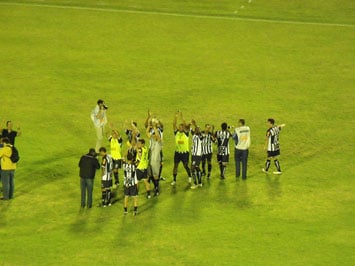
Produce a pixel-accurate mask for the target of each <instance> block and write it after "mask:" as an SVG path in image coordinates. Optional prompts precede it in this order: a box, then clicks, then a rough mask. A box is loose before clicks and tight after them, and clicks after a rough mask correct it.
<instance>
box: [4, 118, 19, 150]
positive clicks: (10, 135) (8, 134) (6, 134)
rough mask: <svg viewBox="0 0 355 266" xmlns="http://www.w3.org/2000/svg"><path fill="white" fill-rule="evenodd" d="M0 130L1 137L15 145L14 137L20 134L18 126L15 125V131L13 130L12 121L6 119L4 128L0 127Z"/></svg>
mask: <svg viewBox="0 0 355 266" xmlns="http://www.w3.org/2000/svg"><path fill="white" fill-rule="evenodd" d="M0 132H1V137H2V138H8V139H9V141H10V144H11V145H15V138H16V137H19V136H21V129H20V126H18V127H17V131H15V130H13V123H12V121H7V122H6V128H5V129H1V130H0Z"/></svg>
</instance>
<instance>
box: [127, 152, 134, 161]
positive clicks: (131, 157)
mask: <svg viewBox="0 0 355 266" xmlns="http://www.w3.org/2000/svg"><path fill="white" fill-rule="evenodd" d="M132 160H133V154H132V152H128V153H127V161H129V162H131V161H132Z"/></svg>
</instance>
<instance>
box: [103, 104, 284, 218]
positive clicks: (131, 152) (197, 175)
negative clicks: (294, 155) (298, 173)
mask: <svg viewBox="0 0 355 266" xmlns="http://www.w3.org/2000/svg"><path fill="white" fill-rule="evenodd" d="M268 123H269V129H268V131H267V152H268V157H267V160H266V163H265V168H263V169H262V170H263V172H265V173H268V170H269V167H270V164H271V160H274V163H275V166H276V168H277V171H275V172H274V174H281V173H282V172H281V168H280V163H279V161H278V160H277V156H278V155H280V149H279V142H278V138H279V132H280V130H281V128H282V127H283V126H284V125H280V126H275V121H274V120H273V119H269V120H268ZM144 126H145V134H146V136H147V138H148V139H149V147H147V146H148V145H146V141H145V139H144V138H143V137H142V136H141V133H140V132H139V129H138V125H137V123H136V122H134V121H132V122H131V123H130V125H127V122H126V123H125V126H124V128H125V134H126V136H127V142H126V146H127V149H126V150H125V152H123V149H122V144H123V139H122V136H121V135H120V133H119V131H118V130H117V129H115V127H114V125H113V124H111V129H112V131H111V135H110V136H109V137H108V140H109V143H110V153H108V152H107V150H106V148H105V147H101V148H99V154H100V156H102V163H101V168H102V206H110V205H111V200H112V199H111V197H112V196H111V195H112V193H111V187H112V185H113V182H112V181H113V180H112V176H113V177H114V181H115V183H114V185H113V187H114V188H118V186H119V169H123V173H124V178H123V185H124V188H125V199H124V213H125V214H127V212H128V199H129V198H130V197H133V198H134V214H135V215H136V214H137V210H138V199H137V196H138V189H139V183H140V182H142V183H144V187H145V191H146V197H147V199H149V198H151V194H152V192H153V195H154V196H158V195H159V193H160V186H159V184H160V181H161V180H165V179H164V178H162V177H161V173H162V168H163V132H164V126H163V123H162V122H161V121H160V120H159V119H158V118H157V117H156V116H153V115H152V114H151V113H150V112H149V111H148V116H147V118H146V120H145V123H144ZM230 128H231V127H229V126H228V125H227V123H222V124H221V128H220V130H217V131H215V128H214V126H213V125H210V124H206V125H205V126H204V128H200V127H199V126H198V124H197V122H196V121H195V120H194V119H192V120H191V121H190V122H189V123H187V122H186V120H185V119H184V117H183V114H182V112H181V111H178V112H176V114H175V116H174V119H173V129H174V135H175V154H174V168H173V180H172V182H171V185H172V186H175V185H176V183H177V174H178V168H179V164H180V162H181V163H182V164H183V167H184V168H185V170H186V173H187V178H188V179H187V180H188V182H189V184H190V188H191V189H196V188H199V187H202V177H203V176H206V178H207V180H209V179H210V177H211V172H212V155H213V144H214V143H215V144H216V145H217V161H218V165H219V169H220V178H221V179H222V180H223V179H225V172H226V167H227V164H228V162H229V155H230V149H229V140H230V139H231V138H232V139H234V140H235V144H236V145H235V160H236V177H239V175H240V164H241V165H242V178H243V179H246V173H247V160H248V149H249V146H250V128H249V127H248V126H246V125H245V121H244V119H240V120H239V125H238V127H237V128H236V129H235V132H234V134H232V133H231V132H230ZM190 135H191V136H192V138H191V139H192V140H191V143H192V144H191V149H190V145H189V143H190ZM190 155H191V164H189V161H190Z"/></svg>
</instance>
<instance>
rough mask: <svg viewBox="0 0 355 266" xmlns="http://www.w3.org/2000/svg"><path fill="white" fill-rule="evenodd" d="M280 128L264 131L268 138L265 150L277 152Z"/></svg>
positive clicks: (275, 127)
mask: <svg viewBox="0 0 355 266" xmlns="http://www.w3.org/2000/svg"><path fill="white" fill-rule="evenodd" d="M280 131H281V127H278V126H274V127H271V128H269V129H268V130H267V131H266V136H267V137H268V144H267V150H268V151H278V150H279V149H280V143H279V135H280Z"/></svg>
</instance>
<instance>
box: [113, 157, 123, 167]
mask: <svg viewBox="0 0 355 266" xmlns="http://www.w3.org/2000/svg"><path fill="white" fill-rule="evenodd" d="M112 163H113V169H121V168H122V159H118V160H115V159H112Z"/></svg>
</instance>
